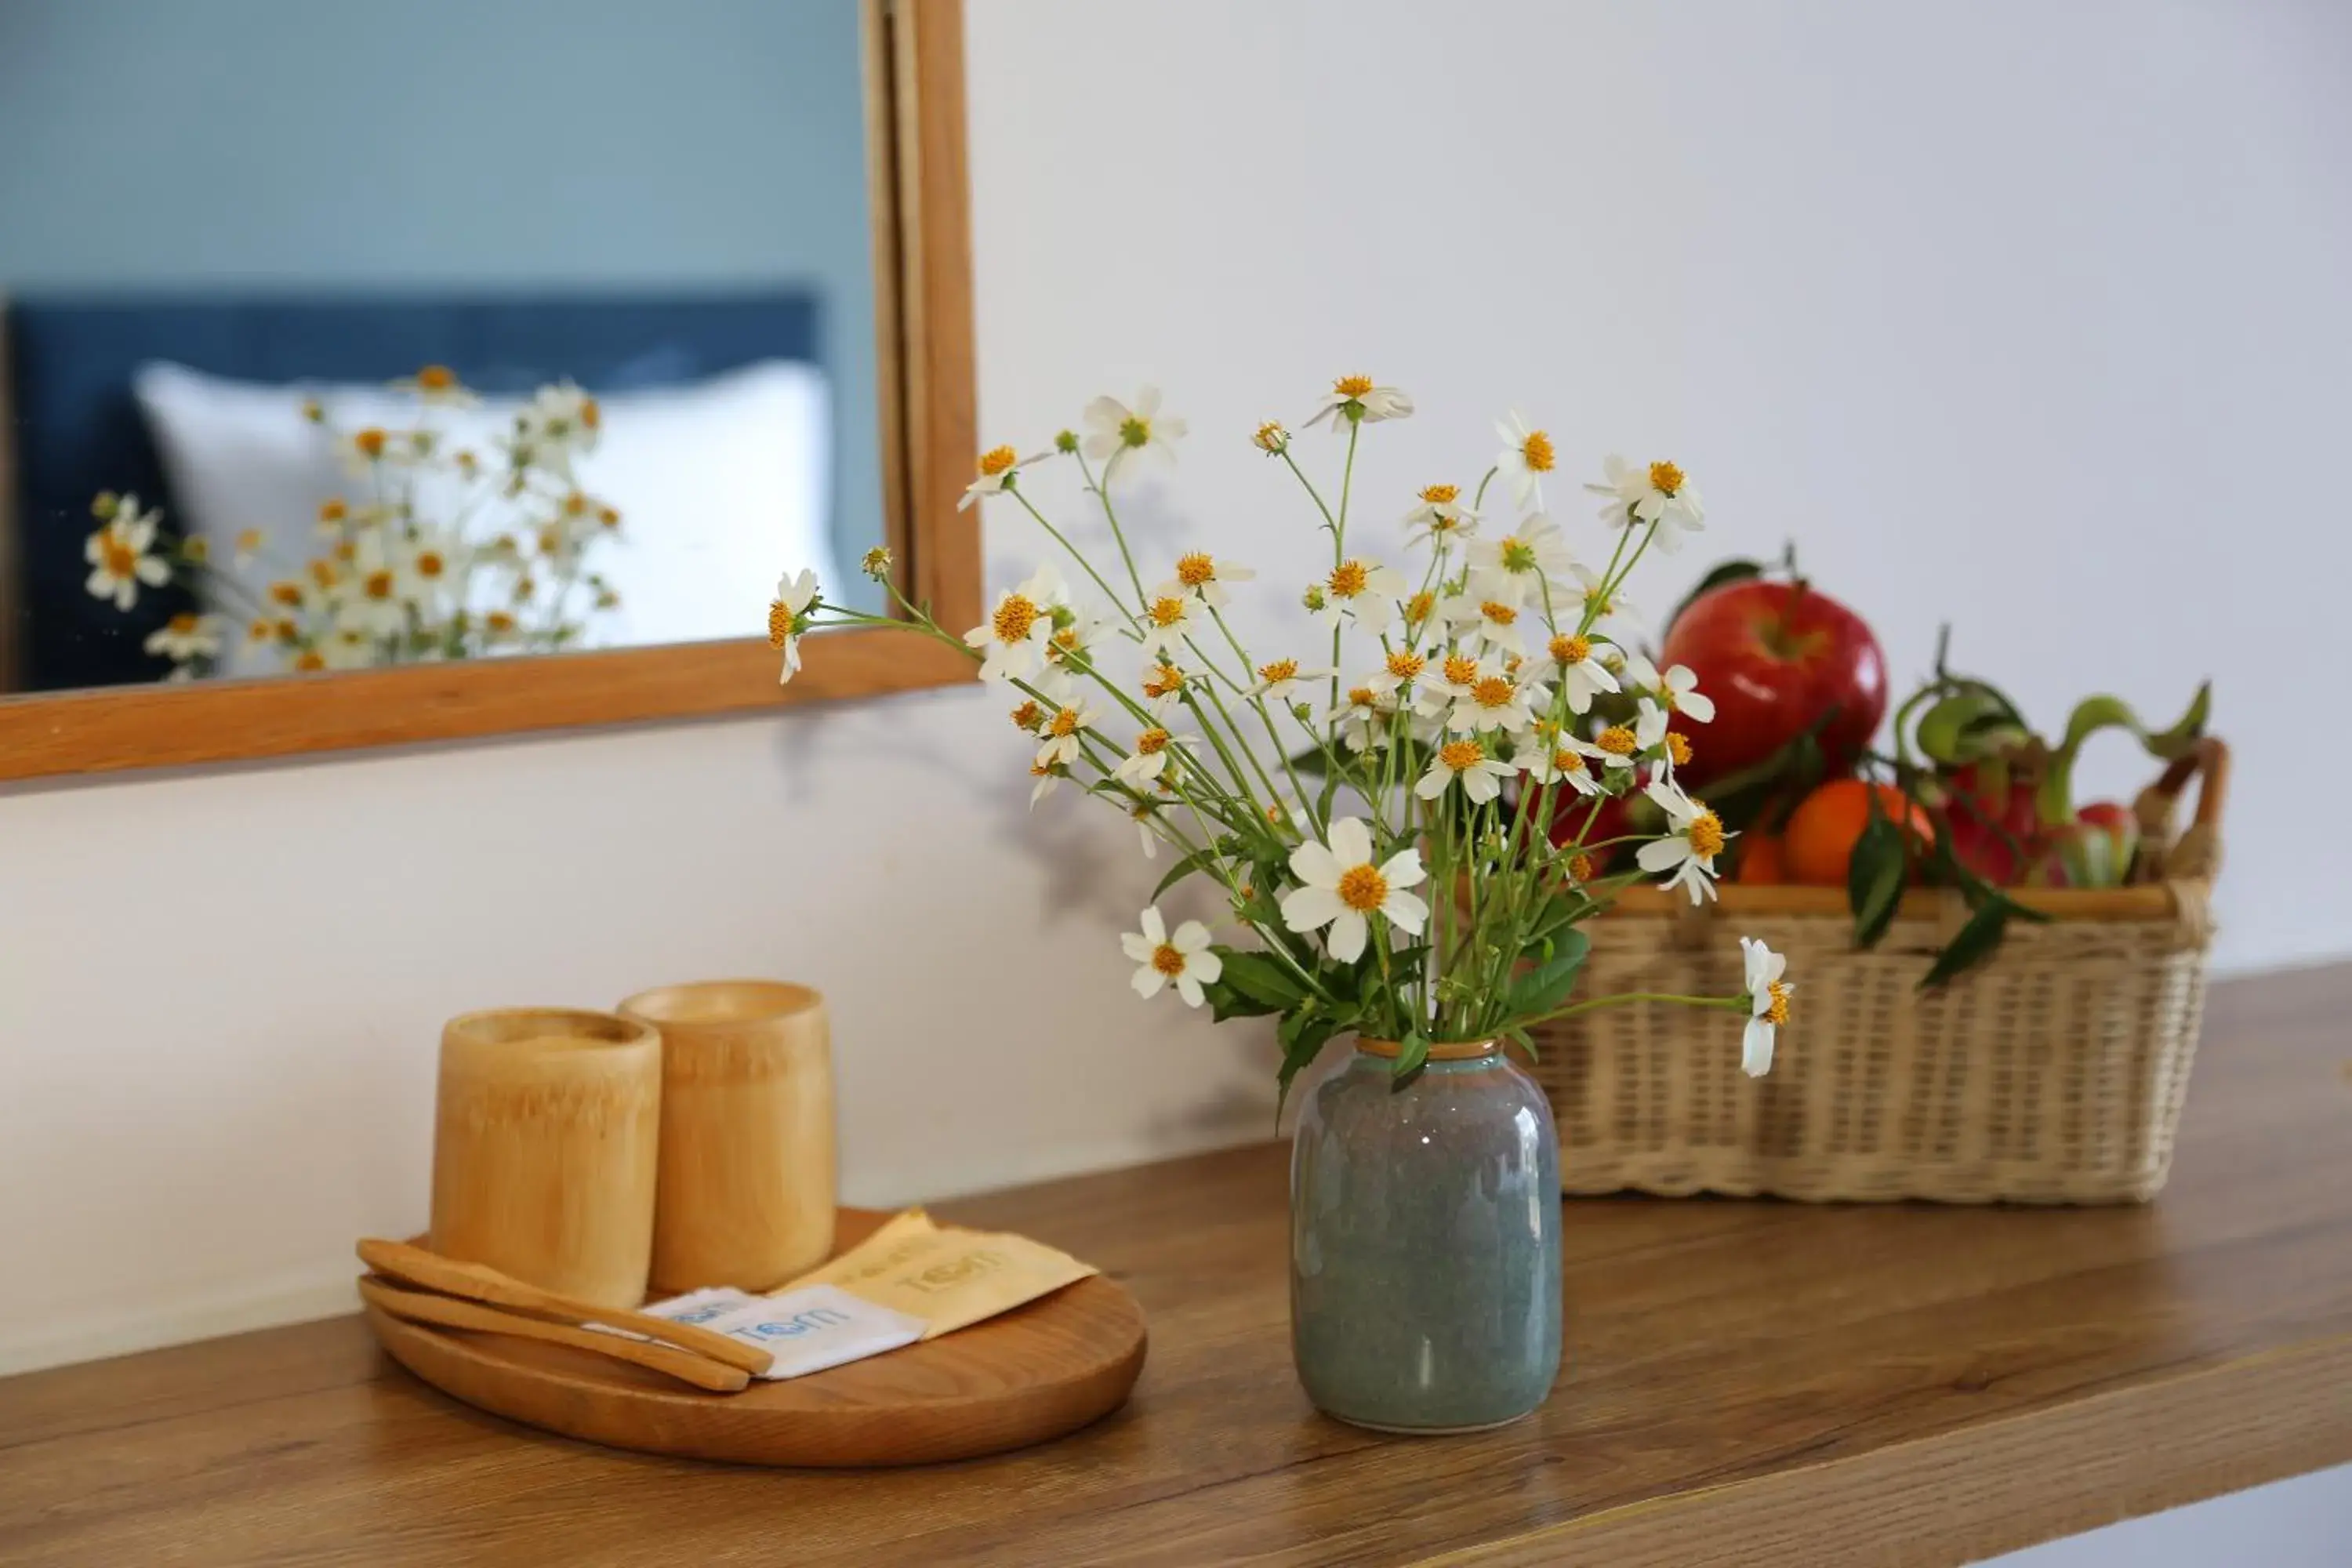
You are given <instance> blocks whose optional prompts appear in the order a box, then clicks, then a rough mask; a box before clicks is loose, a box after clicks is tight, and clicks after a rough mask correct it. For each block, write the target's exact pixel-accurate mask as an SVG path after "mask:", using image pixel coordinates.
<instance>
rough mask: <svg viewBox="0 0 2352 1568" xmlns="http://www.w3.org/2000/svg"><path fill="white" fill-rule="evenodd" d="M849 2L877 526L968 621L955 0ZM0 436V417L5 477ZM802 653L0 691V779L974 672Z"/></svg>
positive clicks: (917, 575)
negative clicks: (788, 667)
mask: <svg viewBox="0 0 2352 1568" xmlns="http://www.w3.org/2000/svg"><path fill="white" fill-rule="evenodd" d="M863 9H864V32H865V49H864V54H865V72H866V160H867V174H868V182H869V190H870V192H871V206H872V210H873V222H874V282H875V288H874V293H875V318H876V322H877V350H878V353H877V368H878V372H879V374H878V376H877V379H878V381H879V382H880V384H881V430H880V436H881V439H880V442H879V445H880V447H881V450H882V467H883V476H882V479H883V483H882V493H883V511H884V515H885V522H886V537H887V539H888V541H889V542H890V546H891V548H892V550H893V551H894V552H896V553H897V555H898V581H899V584H900V586H901V587H902V588H903V589H904V590H905V592H906V593H907V595H908V597H910V598H912V599H913V600H915V601H916V602H917V603H918V604H921V603H926V602H928V603H929V605H930V606H931V607H932V610H933V612H934V613H935V614H936V615H937V616H939V618H940V620H941V621H942V622H944V623H945V624H947V625H949V626H964V625H969V624H971V623H974V622H977V621H978V620H979V619H980V616H981V608H980V600H981V556H980V523H979V514H978V512H977V510H973V511H959V510H956V502H957V500H959V499H961V491H962V489H963V485H964V482H965V479H966V478H967V476H968V474H969V472H970V469H971V461H972V453H973V452H974V451H976V450H977V449H978V445H977V442H976V440H975V428H976V427H975V423H974V413H973V400H974V393H973V380H972V327H971V190H970V186H969V184H968V181H967V177H966V173H965V166H964V92H963V16H962V0H863ZM11 434H12V433H11V432H10V431H9V430H8V429H7V428H6V427H5V421H0V484H6V483H7V482H8V481H9V479H10V474H9V462H8V458H9V453H8V450H7V445H6V443H7V440H8V437H10V435H11ZM9 543H10V542H9V541H8V540H7V539H5V538H0V550H5V549H7V548H8V546H9ZM0 564H5V563H0ZM827 586H834V585H833V584H827ZM7 608H8V607H7V606H0V613H5V610H6V609H7ZM803 657H804V659H805V665H804V668H803V670H802V672H801V674H800V675H799V676H797V677H795V678H794V679H793V683H792V684H791V685H790V686H782V687H780V686H779V685H778V684H777V681H776V677H777V656H776V655H775V654H774V653H773V652H772V651H771V650H770V648H769V647H768V645H767V642H766V640H765V639H764V638H759V637H754V638H748V639H740V640H733V641H727V642H706V643H680V644H671V645H667V646H664V647H636V648H614V649H611V650H609V651H605V652H598V653H573V654H561V655H554V656H548V657H539V658H498V659H485V660H478V661H473V662H465V663H452V664H437V665H407V666H401V667H397V668H386V669H364V670H351V671H346V672H342V673H338V674H332V675H320V676H303V677H287V676H278V677H271V678H268V679H253V680H218V681H214V680H205V681H198V682H194V683H193V684H189V685H181V686H163V685H161V684H156V685H147V686H123V687H106V688H100V689H93V690H88V691H66V692H36V693H27V694H24V695H17V696H6V697H0V780H8V779H26V778H45V777H55V776H58V775H60V774H76V773H111V772H116V771H120V770H123V769H130V768H159V767H182V766H187V765H190V764H197V763H221V762H233V761H241V760H248V759H255V758H267V757H284V756H293V755H297V754H299V753H302V752H328V751H345V750H351V749H353V748H359V747H367V746H390V745H401V744H405V743H411V742H424V741H451V740H463V739H467V738H470V737H475V736H483V735H499V734H509V733H513V732H516V731H533V730H557V729H571V728H576V727H580V726H583V725H596V724H616V723H631V722H642V721H651V720H662V719H678V718H695V717H707V716H709V715H712V714H719V713H733V712H741V711H746V710H758V709H766V708H774V707H778V706H781V705H782V704H785V703H803V702H823V701H830V700H838V699H841V698H845V697H862V696H870V695H874V694H876V693H879V692H887V691H904V690H909V689H915V688H918V687H926V686H945V685H951V684H955V683H957V682H961V681H965V680H969V679H972V671H973V666H972V664H971V660H969V659H967V658H964V657H963V656H962V655H961V654H960V653H958V652H957V651H955V650H954V649H951V648H948V647H941V646H940V644H938V643H936V642H933V641H931V640H929V639H928V638H924V637H909V636H906V635H904V634H901V633H899V632H897V631H893V630H890V629H888V628H885V627H875V628H870V629H867V628H860V629H856V630H846V631H835V632H824V633H822V634H819V635H817V636H815V637H810V638H809V639H808V640H807V642H806V643H804V644H803Z"/></svg>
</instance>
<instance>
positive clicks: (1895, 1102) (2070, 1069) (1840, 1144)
mask: <svg viewBox="0 0 2352 1568" xmlns="http://www.w3.org/2000/svg"><path fill="white" fill-rule="evenodd" d="M2228 761H2229V756H2228V752H2227V751H2226V749H2225V748H2223V746H2222V745H2221V742H2218V741H2212V740H2208V741H2206V742H2203V743H2202V745H2201V746H2200V750H2199V751H2198V752H2196V753H2195V754H2193V755H2191V756H2189V757H2188V758H2184V759H2183V760H2181V761H2180V762H2178V763H2174V764H2172V766H2171V767H2170V768H2168V770H2167V772H2166V773H2165V775H2164V776H2163V777H2162V778H2160V779H2158V781H2157V783H2156V784H2153V785H2151V786H2150V787H2149V788H2148V789H2147V790H2146V791H2144V792H2142V794H2141V795H2140V797H2139V800H2138V803H2137V813H2138V816H2139V821H2140V829H2141V847H2140V852H2139V855H2138V857H2137V860H2136V862H2135V865H2134V878H2135V882H2134V885H2132V886H2129V887H2124V888H2115V889H2047V890H2027V891H2021V892H2019V893H2017V894H2016V895H2014V896H2015V897H2016V898H2017V899H2018V900H2019V901H2020V902H2021V903H2024V904H2027V905H2029V906H2031V907H2032V908H2033V909H2035V910H2040V911H2042V913H2045V914H2047V915H2049V916H2051V917H2052V918H2051V920H2050V921H2049V922H2048V923H2046V924H2044V923H2040V922H2033V921H2011V923H2010V926H2009V929H2008V933H2007V935H2006V937H2005V938H2004V940H2003V942H2002V944H2001V946H2000V950H1999V951H1998V952H1996V953H1995V954H1994V955H1993V957H1992V958H1991V960H1990V962H1988V963H1984V964H1982V965H1980V966H1979V967H1978V968H1977V969H1975V970H1972V971H1970V972H1969V973H1964V974H1962V975H1961V976H1960V977H1958V979H1956V980H1954V981H1952V982H1951V983H1950V984H1948V985H1946V986H1944V987H1943V988H1941V989H1940V990H1938V991H1935V992H1926V993H1923V992H1921V991H1919V990H1918V989H1917V985H1918V982H1919V979H1920V977H1921V976H1922V975H1923V974H1924V973H1926V972H1927V964H1928V955H1929V954H1930V953H1931V952H1933V951H1934V950H1935V949H1936V948H1937V947H1939V946H1940V945H1942V943H1943V942H1945V941H1946V940H1948V938H1949V937H1950V936H1951V935H1952V933H1953V931H1956V930H1957V929H1958V925H1959V922H1960V921H1962V920H1963V919H1965V918H1966V915H1967V910H1966V909H1965V908H1964V907H1963V905H1962V904H1961V902H1960V900H1959V896H1958V893H1956V892H1954V891H1952V890H1951V889H1914V890H1912V891H1910V892H1908V893H1906V894H1905V895H1904V900H1903V906H1902V910H1901V911H1900V913H1899V914H1898V915H1897V916H1896V918H1895V923H1894V925H1893V927H1892V928H1891V929H1890V930H1889V931H1887V932H1886V934H1885V937H1884V938H1883V939H1882V940H1881V941H1880V942H1879V944H1878V945H1877V946H1876V947H1875V948H1874V949H1872V950H1871V951H1869V952H1856V951H1855V950H1854V948H1853V941H1852V931H1853V923H1852V921H1851V919H1850V917H1849V916H1848V914H1847V911H1846V907H1845V891H1844V889H1841V888H1787V887H1784V888H1775V887H1755V888H1746V887H1727V888H1725V889H1722V894H1723V896H1722V899H1721V900H1720V902H1718V903H1715V904H1711V905H1706V906H1701V907H1696V908H1694V907H1693V906H1692V905H1690V904H1689V902H1688V901H1687V900H1685V898H1684V897H1683V895H1682V894H1680V893H1679V892H1676V893H1672V894H1667V893H1664V892H1663V891H1661V890H1659V889H1649V888H1642V889H1629V890H1628V891H1627V893H1626V894H1625V895H1624V896H1623V897H1622V898H1621V900H1619V902H1618V904H1617V905H1616V906H1615V908H1613V909H1612V910H1611V911H1610V913H1608V914H1607V915H1605V916H1603V917H1601V919H1600V920H1598V921H1594V922H1593V923H1592V925H1591V926H1590V927H1589V928H1587V929H1588V930H1589V931H1590V933H1591V937H1592V953H1591V958H1590V959H1588V960H1587V961H1586V965H1585V971H1584V975H1583V978H1582V981H1581V982H1580V985H1579V989H1580V991H1582V992H1584V993H1585V994H1589V995H1601V994H1609V993H1612V992H1619V991H1661V992H1669V993H1678V994H1704V993H1714V994H1723V993H1725V992H1730V991H1737V990H1738V988H1739V986H1740V984H1741V977H1740V961H1739V951H1738V944H1737V943H1736V942H1734V940H1733V938H1734V936H1735V935H1749V936H1758V937H1761V938H1762V939H1763V940H1764V941H1766V942H1769V943H1770V944H1771V945H1772V946H1773V947H1774V948H1776V949H1778V950H1780V951H1781V952H1786V953H1787V954H1788V955H1789V974H1790V979H1791V980H1792V981H1793V982H1794V983H1795V984H1796V987H1797V1004H1798V1005H1797V1009H1796V1016H1795V1018H1794V1020H1793V1021H1792V1022H1791V1023H1790V1025H1789V1026H1786V1027H1784V1028H1783V1029H1782V1030H1781V1031H1780V1041H1779V1048H1778V1051H1777V1053H1776V1055H1775V1058H1774V1060H1773V1065H1772V1070H1771V1072H1770V1074H1769V1076H1767V1077H1765V1078H1762V1079H1748V1078H1747V1077H1746V1076H1744V1075H1743V1074H1742V1073H1741V1072H1740V1070H1739V1033H1740V1028H1741V1020H1740V1019H1738V1018H1735V1017H1731V1016H1727V1015H1723V1014H1716V1013H1703V1012H1698V1011H1696V1010H1694V1009H1691V1008H1687V1007H1680V1006H1675V1005H1668V1004H1647V1003H1643V1004H1633V1005H1626V1006H1623V1007H1611V1008H1605V1009H1601V1010H1599V1011H1596V1012H1594V1013H1591V1014H1587V1015H1582V1016H1578V1017H1574V1018H1570V1019H1564V1020H1561V1021H1560V1022H1559V1023H1556V1024H1552V1025H1547V1026H1543V1027H1542V1028H1540V1029H1538V1030H1537V1031H1536V1032H1535V1035H1536V1043H1537V1045H1538V1047H1539V1052H1540V1054H1539V1057H1538V1062H1537V1064H1536V1066H1535V1067H1534V1068H1533V1069H1532V1070H1533V1071H1534V1073H1535V1075H1536V1077H1537V1079H1538V1080H1539V1081H1540V1082H1541V1083H1542V1084H1543V1086H1544V1089H1545V1091H1546V1092H1547V1093H1548V1094H1549V1096H1550V1097H1551V1102H1552V1107H1553V1110H1554V1111H1555V1112H1556V1114H1557V1116H1558V1118H1559V1142H1560V1179H1561V1184H1562V1185H1563V1186H1564V1187H1566V1188H1567V1190H1568V1191H1570V1192H1571V1193H1607V1192H1616V1191H1620V1190H1622V1189H1625V1188H1637V1189H1639V1190H1641V1191H1643V1192H1650V1193H1659V1194H1670V1195H1679V1194H1689V1193H1698V1192H1715V1193H1727V1194H1736V1195H1739V1196H1752V1195H1755V1194H1764V1193H1769V1194H1777V1195H1779V1196H1781V1197H1790V1198H1802V1199H1807V1200H1810V1201H1816V1202H1820V1201H1832V1200H1850V1199H1860V1200H1870V1201H1885V1200H1891V1199H1896V1198H1932V1199H1937V1200H1940V1201H1943V1202H1948V1203H1988V1202H1995V1201H2006V1202H2016V1203H2065V1204H2081V1203H2114V1202H2122V1201H2126V1200H2128V1201H2144V1200H2146V1199H2147V1198H2149V1197H2152V1196H2154V1195H2155V1194H2156V1192H2157V1191H2158V1188H2160V1187H2162V1186H2163V1185H2164V1178H2165V1174H2166V1172H2167V1169H2168V1166H2169V1165H2170V1163H2171V1159H2172V1138H2173V1131H2174V1128H2175V1127H2176V1126H2177V1124H2178V1123H2179V1117H2180V1105H2181V1100H2182V1096H2183V1095H2184V1093H2185V1092H2186V1090H2187V1089H2188V1084H2189V1061H2190V1058H2192V1057H2193V1056H2194V1054H2195V1052H2196V1048H2197V1030H2198V1022H2199V1016H2200V1011H2201V1009H2202V1005H2203V1002H2204V993H2205V960H2206V952H2207V949H2208V948H2209V947H2210V945H2211V942H2212V936H2213V924H2212V919H2211V915H2210V902H2209V895H2210V890H2211V887H2212V878H2213V875H2214V872H2215V870H2216V869H2217V868H2218V866H2219V862H2220V848H2221V845H2220V837H2219V829H2218V823H2219V819H2220V816H2221V801H2222V796H2223V795H2224V793H2225V790H2226V787H2227V770H2228ZM2194 774H2201V783H2200V787H2199V790H2198V800H2197V810H2196V816H2195V819H2194V821H2193V822H2192V823H2191V825H2190V826H2189V829H2188V831H2187V832H2185V833H2183V834H2182V835H2181V836H2180V837H2179V839H2178V841H2177V842H2176V841H2175V840H2174V839H2173V837H2172V830H2171V825H2172V817H2173V814H2174V807H2175V805H2176V803H2177V801H2178V800H2179V795H2180V794H2181V792H2182V790H2183V788H2184V786H2185V785H2186V784H2187V783H2188V781H2189V778H2190V776H2192V775H2194Z"/></svg>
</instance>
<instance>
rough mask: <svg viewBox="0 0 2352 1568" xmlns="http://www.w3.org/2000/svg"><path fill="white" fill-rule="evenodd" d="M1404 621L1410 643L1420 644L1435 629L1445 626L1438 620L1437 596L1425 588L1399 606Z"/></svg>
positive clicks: (1406, 637) (1406, 636) (1405, 633)
mask: <svg viewBox="0 0 2352 1568" xmlns="http://www.w3.org/2000/svg"><path fill="white" fill-rule="evenodd" d="M1399 613H1400V614H1401V615H1402V616H1403V619H1404V636H1405V640H1406V641H1407V642H1408V643H1418V642H1420V641H1421V640H1422V638H1423V637H1426V636H1428V634H1429V632H1430V630H1431V629H1432V628H1433V627H1436V626H1443V625H1444V623H1443V622H1442V621H1440V620H1439V619H1438V618H1437V595H1436V593H1435V592H1434V591H1433V590H1431V589H1428V588H1423V589H1421V590H1419V591H1418V592H1416V593H1415V594H1414V595H1413V596H1412V598H1410V599H1407V600H1406V601H1405V602H1404V603H1403V605H1401V606H1399Z"/></svg>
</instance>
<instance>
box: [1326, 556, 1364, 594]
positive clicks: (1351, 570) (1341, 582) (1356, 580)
mask: <svg viewBox="0 0 2352 1568" xmlns="http://www.w3.org/2000/svg"><path fill="white" fill-rule="evenodd" d="M1370 581H1371V573H1370V570H1369V569H1368V568H1367V567H1366V566H1365V565H1364V563H1362V562H1360V561H1342V562H1340V563H1339V565H1337V566H1335V567H1333V568H1332V569H1331V592H1332V593H1334V594H1336V595H1339V597H1340V598H1342V599H1352V598H1354V597H1356V595H1359V594H1361V593H1362V592H1363V591H1364V587H1365V584H1368V583H1370Z"/></svg>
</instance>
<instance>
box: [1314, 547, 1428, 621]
mask: <svg viewBox="0 0 2352 1568" xmlns="http://www.w3.org/2000/svg"><path fill="white" fill-rule="evenodd" d="M1411 593H1412V584H1410V583H1407V582H1406V581H1405V578H1404V574H1403V573H1402V572H1400V571H1398V570H1397V569H1396V568H1395V567H1393V566H1383V565H1381V563H1379V562H1377V561H1360V560H1357V559H1354V558H1353V557H1350V558H1349V559H1348V560H1346V561H1342V562H1340V563H1339V564H1338V565H1337V566H1334V567H1333V568H1331V575H1330V576H1328V577H1327V578H1325V579H1324V580H1323V607H1322V608H1321V609H1320V610H1318V612H1317V616H1318V618H1319V619H1320V620H1321V621H1322V622H1323V624H1324V625H1325V626H1338V625H1339V621H1340V617H1341V616H1345V617H1347V618H1348V619H1349V620H1351V621H1354V622H1355V623H1356V624H1357V625H1358V626H1361V627H1363V628H1364V629H1365V630H1366V631H1368V632H1370V633H1371V634H1372V635H1373V636H1374V637H1378V636H1380V635H1381V633H1382V632H1384V631H1386V630H1388V629H1389V627H1390V626H1391V625H1392V624H1393V623H1394V622H1395V620H1396V617H1397V604H1398V601H1400V600H1402V598H1404V597H1405V596H1406V595H1409V594H1411Z"/></svg>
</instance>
